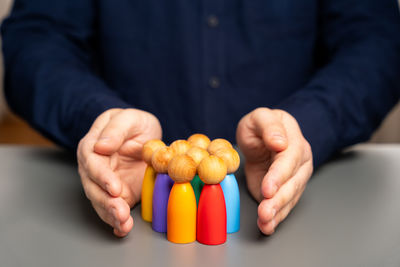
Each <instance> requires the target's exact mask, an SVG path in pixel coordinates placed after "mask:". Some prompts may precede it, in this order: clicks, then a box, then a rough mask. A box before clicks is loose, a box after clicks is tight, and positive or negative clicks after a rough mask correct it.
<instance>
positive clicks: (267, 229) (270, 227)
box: [257, 192, 302, 235]
mask: <svg viewBox="0 0 400 267" xmlns="http://www.w3.org/2000/svg"><path fill="white" fill-rule="evenodd" d="M301 193H302V192H300V193H299V194H297V196H296V197H295V198H293V199H292V200H291V201H290V202H289V203H288V204H287V205H286V206H285V207H283V208H282V209H281V210H280V211H279V212H278V213H277V214H276V215H275V216H274V217H273V218H272V219H271V220H269V221H268V222H263V221H262V220H261V219H260V218H259V219H258V220H257V225H258V227H259V229H260V230H261V232H263V233H264V234H266V235H271V234H273V233H274V232H275V229H276V227H277V226H278V225H279V223H281V222H282V221H283V220H284V219H285V218H286V217H287V216H288V215H289V213H290V211H291V210H292V209H293V207H294V206H295V205H296V204H297V202H298V201H299V199H300V196H301Z"/></svg>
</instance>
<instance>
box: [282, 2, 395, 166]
mask: <svg viewBox="0 0 400 267" xmlns="http://www.w3.org/2000/svg"><path fill="white" fill-rule="evenodd" d="M319 27H320V30H319V33H320V35H319V38H318V40H317V41H316V44H317V49H316V51H317V53H316V59H317V61H318V63H319V64H320V67H319V68H318V70H317V71H316V73H315V74H314V76H313V77H312V79H311V80H310V81H309V82H308V84H306V86H305V87H304V88H302V89H300V90H299V91H297V92H296V93H294V94H293V95H292V96H290V97H289V98H288V99H286V100H285V101H284V102H282V103H280V104H279V105H278V106H277V108H281V109H283V110H286V111H288V112H289V113H291V114H292V115H293V116H294V117H295V118H296V119H297V121H298V122H299V124H300V127H301V129H302V131H303V134H304V136H305V138H306V139H307V140H308V141H309V142H310V145H311V147H312V150H313V156H314V164H315V166H316V167H318V166H319V165H320V164H321V163H323V162H324V161H326V160H327V159H328V158H329V157H330V156H331V155H332V154H333V153H335V152H336V151H338V150H340V149H342V148H344V147H346V146H349V145H352V144H355V143H358V142H361V141H365V140H367V139H368V138H369V137H370V135H371V134H372V132H373V130H374V129H376V128H377V126H378V125H379V124H380V122H381V121H382V120H383V118H384V116H385V115H386V114H387V113H388V112H389V110H390V109H391V107H393V105H394V104H395V103H396V102H397V101H398V99H399V95H400V15H399V9H398V5H397V1H396V0H369V1H366V0H328V1H321V18H320V24H319Z"/></svg>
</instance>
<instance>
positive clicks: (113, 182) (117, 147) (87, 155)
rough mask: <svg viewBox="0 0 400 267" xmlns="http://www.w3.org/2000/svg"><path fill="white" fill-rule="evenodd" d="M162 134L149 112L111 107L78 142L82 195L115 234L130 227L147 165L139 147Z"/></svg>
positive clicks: (126, 232) (122, 234)
mask: <svg viewBox="0 0 400 267" xmlns="http://www.w3.org/2000/svg"><path fill="white" fill-rule="evenodd" d="M161 135H162V130H161V125H160V123H159V121H158V119H157V118H156V117H155V116H154V115H152V114H151V113H148V112H145V111H141V110H137V109H110V110H107V111H105V112H104V113H102V114H101V115H100V116H99V117H98V118H97V119H96V121H95V122H94V123H93V125H92V127H91V129H90V130H89V132H88V133H87V134H86V136H85V137H84V138H82V140H81V141H80V142H79V146H78V150H77V156H78V165H79V174H80V176H81V181H82V185H83V188H84V190H85V194H86V196H87V198H88V199H89V200H90V201H91V202H92V205H93V208H94V209H95V210H96V212H97V214H98V215H99V216H100V218H101V219H102V220H103V221H104V222H106V223H108V224H109V225H111V226H112V227H113V228H114V234H115V235H117V236H120V237H122V236H126V235H127V234H128V233H129V231H130V230H131V229H132V227H133V218H132V217H131V216H130V208H132V207H133V206H134V205H135V204H136V203H137V202H138V201H139V200H140V196H141V188H142V181H143V175H144V171H145V168H146V163H145V162H144V161H142V156H141V151H142V146H143V144H144V143H145V142H146V141H147V140H151V139H161Z"/></svg>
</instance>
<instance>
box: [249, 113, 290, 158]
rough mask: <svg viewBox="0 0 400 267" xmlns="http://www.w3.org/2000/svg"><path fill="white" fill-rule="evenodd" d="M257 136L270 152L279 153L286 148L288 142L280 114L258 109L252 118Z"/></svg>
mask: <svg viewBox="0 0 400 267" xmlns="http://www.w3.org/2000/svg"><path fill="white" fill-rule="evenodd" d="M252 119H253V122H254V124H255V130H256V133H257V135H259V136H260V137H262V139H263V141H264V144H265V145H266V146H267V148H268V149H269V150H271V151H275V152H280V151H283V150H285V149H286V148H287V146H288V140H287V134H286V130H285V127H284V126H283V124H282V118H281V114H280V113H279V112H277V111H273V110H270V109H268V108H258V109H256V110H255V111H254V112H253V116H252Z"/></svg>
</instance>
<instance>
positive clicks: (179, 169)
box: [167, 154, 197, 244]
mask: <svg viewBox="0 0 400 267" xmlns="http://www.w3.org/2000/svg"><path fill="white" fill-rule="evenodd" d="M196 167H197V164H196V162H195V161H194V160H193V159H192V158H191V157H190V156H188V155H182V154H181V155H176V156H174V157H173V158H172V160H171V161H170V162H169V164H168V175H169V176H170V177H171V178H172V180H174V181H175V183H174V185H173V186H172V189H171V192H170V194H169V200H168V208H167V239H168V240H169V241H171V242H173V243H181V244H182V243H191V242H194V241H195V240H196V214H197V206H196V198H195V195H194V191H193V188H192V185H191V184H190V181H191V180H192V179H193V177H194V176H195V175H196Z"/></svg>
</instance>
